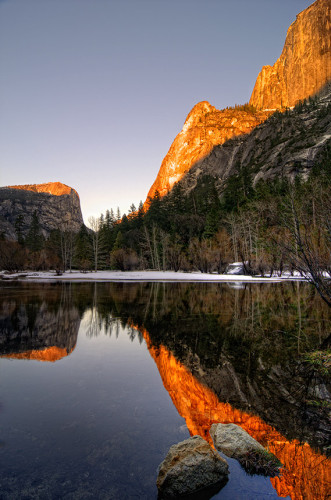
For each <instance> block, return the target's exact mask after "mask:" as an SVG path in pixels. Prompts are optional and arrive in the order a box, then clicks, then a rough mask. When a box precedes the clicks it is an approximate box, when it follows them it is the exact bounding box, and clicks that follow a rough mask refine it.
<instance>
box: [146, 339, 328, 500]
mask: <svg viewBox="0 0 331 500" xmlns="http://www.w3.org/2000/svg"><path fill="white" fill-rule="evenodd" d="M144 337H145V340H146V343H147V346H148V349H149V352H150V354H151V356H152V357H153V359H154V361H155V363H156V365H157V367H158V370H159V372H160V375H161V377H162V381H163V384H164V386H165V388H166V389H167V391H168V392H169V394H170V397H171V399H172V401H173V403H174V405H175V406H176V408H177V410H178V412H179V414H180V415H181V416H182V417H184V418H185V421H186V425H187V427H188V429H189V431H190V434H191V435H192V436H194V435H197V434H198V435H200V436H202V437H203V438H205V439H206V440H207V441H209V442H210V444H212V440H211V437H210V435H209V429H210V427H211V425H212V424H213V423H218V422H221V423H224V424H227V423H235V424H237V425H240V426H241V427H242V428H243V429H245V430H246V431H247V432H248V433H249V434H250V435H251V436H253V437H254V438H255V439H257V440H258V441H259V442H260V443H261V444H262V445H263V446H264V447H266V448H267V449H268V450H270V451H271V452H272V453H273V454H274V455H276V456H277V458H278V459H279V460H280V461H281V462H282V464H283V465H284V469H283V470H282V473H281V475H280V477H275V478H271V479H270V480H271V483H272V485H273V486H274V488H275V489H276V491H277V493H278V495H279V496H281V497H286V496H290V497H291V499H292V500H295V499H303V498H307V499H319V498H320V499H325V498H327V496H328V493H329V485H330V481H331V468H330V465H331V463H330V460H328V459H327V458H326V457H325V456H323V455H321V454H319V453H317V452H315V451H314V450H312V448H311V447H310V446H309V445H308V444H307V443H304V444H301V443H299V441H298V440H292V441H289V440H287V439H286V438H285V437H284V436H282V435H281V434H280V433H279V432H277V431H276V429H274V428H273V427H271V426H270V425H268V424H266V423H265V422H264V421H263V420H262V419H261V418H259V417H258V416H254V415H252V414H249V413H245V412H242V411H240V410H238V409H236V408H233V407H232V406H231V405H230V404H229V403H222V402H221V401H219V399H218V397H217V396H216V394H215V393H214V392H213V391H211V390H210V389H209V388H208V387H206V386H204V385H203V384H202V383H200V382H199V381H198V380H197V379H196V377H194V376H193V375H192V374H191V373H190V372H189V370H188V369H187V368H186V367H185V366H183V365H182V364H181V363H180V362H179V361H178V360H176V358H175V357H174V356H173V355H172V354H171V352H170V351H168V350H167V349H166V348H165V347H164V346H159V347H155V346H153V344H152V342H151V340H150V338H149V335H148V333H147V332H146V331H145V332H144Z"/></svg>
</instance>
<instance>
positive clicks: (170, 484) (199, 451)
mask: <svg viewBox="0 0 331 500" xmlns="http://www.w3.org/2000/svg"><path fill="white" fill-rule="evenodd" d="M228 474H229V469H228V464H227V463H226V461H225V460H224V459H223V458H221V457H220V456H219V455H218V453H217V452H216V451H215V450H213V449H212V447H211V446H210V445H209V444H208V443H207V442H206V441H205V440H204V439H202V437H200V436H193V437H191V438H189V439H186V440H185V441H182V442H180V443H178V444H175V445H173V446H171V448H170V450H169V452H168V454H167V456H166V458H165V459H164V461H163V462H162V463H161V465H160V467H159V474H158V478H157V481H156V485H157V487H158V490H159V498H163V499H167V498H169V499H171V498H181V497H185V498H194V497H195V496H196V495H198V496H196V498H199V499H202V498H205V499H208V498H210V497H211V496H212V495H215V494H216V493H217V491H219V490H220V489H221V488H222V487H223V486H224V484H225V483H226V482H227V476H228Z"/></svg>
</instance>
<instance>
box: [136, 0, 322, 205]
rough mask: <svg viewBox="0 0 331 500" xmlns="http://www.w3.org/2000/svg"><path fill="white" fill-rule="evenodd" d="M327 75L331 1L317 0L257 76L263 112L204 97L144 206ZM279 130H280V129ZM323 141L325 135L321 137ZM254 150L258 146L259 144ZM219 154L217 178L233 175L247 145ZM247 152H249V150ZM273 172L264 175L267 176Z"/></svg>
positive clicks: (255, 96) (256, 94) (254, 101)
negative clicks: (229, 106)
mask: <svg viewBox="0 0 331 500" xmlns="http://www.w3.org/2000/svg"><path fill="white" fill-rule="evenodd" d="M330 79H331V19H330V0H317V1H316V2H315V3H313V4H312V5H311V6H310V7H308V8H307V9H306V10H304V11H303V12H301V13H300V14H299V15H298V16H297V20H296V21H295V22H294V23H293V24H292V25H291V26H290V28H289V29H288V33H287V37H286V41H285V45H284V49H283V52H282V55H281V56H280V58H279V59H278V61H277V62H276V63H275V64H274V66H264V67H263V69H262V71H261V72H260V74H259V76H258V78H257V81H256V84H255V87H254V90H253V93H252V96H251V99H250V104H251V105H252V106H253V107H255V108H256V109H257V110H263V111H257V112H255V113H247V112H245V111H239V110H237V109H225V110H222V111H219V110H217V109H216V108H215V107H214V106H212V105H211V104H209V103H208V102H207V101H203V102H200V103H199V104H197V105H196V106H194V108H193V109H192V111H191V112H190V113H189V115H188V117H187V119H186V121H185V124H184V127H183V129H182V131H181V132H180V133H179V134H178V135H177V137H176V138H175V140H174V142H173V143H172V145H171V147H170V149H169V151H168V153H167V155H166V157H165V158H164V160H163V162H162V164H161V168H160V170H159V173H158V175H157V177H156V180H155V182H154V184H153V185H152V187H151V188H150V190H149V193H148V197H147V200H146V202H145V208H147V207H148V206H149V201H148V200H149V198H153V196H154V195H155V193H156V192H157V191H158V192H159V194H160V196H161V197H162V196H164V195H165V194H167V193H168V192H169V191H170V190H171V188H172V187H173V185H174V184H175V183H176V182H178V181H180V180H181V179H182V178H183V177H184V174H186V173H188V172H191V171H192V168H193V167H195V168H196V171H195V172H194V177H196V176H197V175H199V174H200V173H201V172H202V173H206V174H210V173H211V175H214V174H215V173H214V172H209V171H208V172H207V171H205V164H204V163H203V159H204V158H205V157H206V156H208V155H209V154H210V153H211V152H212V150H214V148H215V146H218V147H219V148H218V151H220V146H221V145H222V144H223V143H225V142H226V141H227V140H228V139H230V138H232V137H239V136H243V135H244V134H248V133H249V132H251V131H252V130H254V129H255V128H256V127H257V126H258V125H259V124H261V123H262V122H264V121H265V120H266V118H267V117H268V116H270V114H272V112H273V111H275V110H276V109H283V108H286V107H292V106H294V105H295V104H296V103H297V102H298V101H299V100H303V99H306V98H307V97H309V96H311V95H314V94H315V93H317V92H318V91H320V89H321V88H322V87H324V85H325V84H326V83H327V82H328V81H329V80H330ZM281 133H282V134H283V133H284V128H283V129H282V130H281ZM323 133H324V132H323ZM324 139H325V134H324V135H322V137H321V139H320V140H324ZM259 140H262V141H267V140H268V136H266V137H259ZM278 144H279V143H277V145H278ZM316 144H317V142H316ZM262 145H263V142H262ZM270 147H271V146H270ZM282 148H283V146H282V147H278V150H277V151H275V152H274V151H272V154H271V155H270V156H271V163H275V164H276V163H277V162H276V159H277V158H278V156H279V153H282V151H281V150H282ZM239 149H241V150H240V151H239ZM242 149H244V151H242ZM258 149H261V143H259V145H258ZM255 150H256V148H255V149H254V151H255ZM222 153H224V154H223V156H225V158H224V168H222V172H221V175H220V174H219V172H217V176H219V175H220V176H221V177H222V176H223V177H227V176H228V175H230V174H232V173H233V168H232V167H233V165H235V164H237V163H238V160H239V161H240V163H242V162H244V161H245V157H246V156H247V155H246V151H245V144H244V148H240V137H239V141H238V142H237V144H236V145H235V147H230V148H229V149H228V150H227V151H223V150H222ZM227 153H229V154H227ZM237 153H240V154H237ZM306 153H307V152H306V151H304V158H303V159H304V160H305V159H306V157H307V158H308V160H309V161H310V163H311V156H313V157H314V155H315V153H316V151H315V150H313V149H312V148H310V151H309V152H308V153H309V154H308V153H307V154H306ZM310 153H312V155H311V154H310ZM248 154H249V155H250V156H252V153H251V152H250V151H248ZM307 155H308V156H307ZM223 156H222V161H223ZM258 156H259V154H256V157H258ZM301 159H302V158H300V160H301ZM253 160H254V158H253ZM295 162H296V158H295V159H294V160H293V161H292V162H291V165H290V168H292V166H293V164H294V163H295ZM218 163H219V162H218ZM278 163H279V162H278ZM276 167H279V165H278V164H277V165H276ZM308 167H309V165H308ZM282 173H283V172H282ZM272 174H273V172H272ZM272 174H269V173H268V176H269V177H270V176H272ZM277 175H279V168H278V171H277Z"/></svg>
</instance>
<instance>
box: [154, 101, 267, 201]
mask: <svg viewBox="0 0 331 500" xmlns="http://www.w3.org/2000/svg"><path fill="white" fill-rule="evenodd" d="M242 108H243V109H240V108H239V109H235V108H234V109H224V110H221V111H220V110H218V109H216V108H215V107H214V106H212V105H211V104H209V102H207V101H203V102H199V103H198V104H196V105H195V106H194V108H193V109H192V111H191V112H190V113H189V115H188V116H187V118H186V120H185V123H184V126H183V129H182V130H181V132H180V133H179V134H178V135H177V137H176V138H175V140H174V142H173V143H172V145H171V147H170V149H169V151H168V153H167V155H166V157H165V158H164V160H163V162H162V165H161V168H160V170H159V173H158V175H157V178H156V180H155V182H154V183H153V185H152V187H151V188H150V190H149V192H148V195H147V202H146V204H147V206H148V198H153V196H154V195H155V193H156V192H157V191H158V192H159V194H160V196H161V197H162V196H164V195H165V194H167V193H168V192H169V191H170V190H171V188H172V187H173V185H174V184H175V183H176V182H178V181H179V180H180V179H181V178H182V177H183V176H184V174H185V173H186V172H188V171H189V170H190V169H191V168H192V166H193V165H194V164H195V163H196V162H198V161H199V160H201V159H202V158H204V157H205V156H207V155H208V154H209V153H210V152H211V151H212V149H213V148H214V147H215V146H217V145H219V144H223V143H224V142H226V141H227V140H229V139H231V138H232V137H234V136H239V135H243V134H247V133H248V132H251V131H252V130H253V129H254V128H255V127H257V125H259V124H260V123H262V122H263V121H264V120H266V119H267V118H268V116H269V115H270V113H268V112H252V111H251V110H249V108H248V109H247V110H245V107H244V106H243V107H242Z"/></svg>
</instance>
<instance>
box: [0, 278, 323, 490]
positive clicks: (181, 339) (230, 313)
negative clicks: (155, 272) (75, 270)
mask: <svg viewBox="0 0 331 500" xmlns="http://www.w3.org/2000/svg"><path fill="white" fill-rule="evenodd" d="M82 319H84V324H85V325H86V335H87V336H88V337H89V338H91V339H93V338H95V337H97V336H98V335H100V333H101V332H103V333H104V334H106V335H108V336H114V337H117V336H118V333H119V331H120V329H121V327H122V328H124V327H125V328H126V331H127V333H128V335H129V337H130V339H131V340H132V341H133V340H134V339H138V341H139V342H140V343H142V342H143V341H144V339H145V341H146V344H147V347H148V349H149V352H150V354H151V356H152V357H153V359H154V361H155V363H156V365H157V368H158V370H159V372H160V375H161V377H162V381H163V384H164V386H165V388H166V389H167V391H168V392H169V394H170V396H171V398H172V401H173V403H174V405H175V406H176V408H177V410H178V412H179V414H180V415H181V416H183V417H184V418H185V421H186V424H187V427H188V429H189V431H190V433H191V434H192V435H193V434H200V435H202V436H203V437H204V438H205V439H207V440H209V439H210V437H209V434H208V430H209V428H210V426H211V424H212V423H214V422H223V423H228V422H234V423H237V424H238V425H241V426H242V427H243V428H244V429H246V430H247V431H248V432H249V433H250V434H251V435H253V437H255V438H256V439H258V440H259V441H260V442H261V443H262V444H263V445H265V446H267V447H268V448H269V449H270V451H272V452H273V453H275V455H277V456H278V458H279V459H280V460H281V461H282V463H284V465H285V469H286V470H285V471H284V472H283V475H282V477H280V478H274V479H272V484H273V486H274V488H275V489H276V491H277V493H278V495H280V496H286V495H290V496H291V498H292V499H296V498H298V499H299V498H308V499H309V498H314V499H317V498H325V497H326V494H327V485H328V481H329V480H330V469H329V468H328V467H329V465H330V464H329V462H328V461H327V460H326V457H325V456H324V455H323V454H321V453H319V452H318V451H317V450H320V452H322V453H323V452H324V453H326V451H327V446H328V444H329V442H330V425H329V421H328V414H327V412H326V410H324V409H323V408H322V407H319V406H316V405H315V406H313V405H312V404H311V402H316V401H317V402H318V401H319V400H321V399H327V398H328V397H329V392H328V385H327V383H326V381H325V380H324V379H323V377H321V376H320V375H319V374H318V373H317V372H316V371H315V370H313V369H311V368H309V367H307V365H305V364H304V363H303V362H302V358H301V353H302V352H304V351H305V350H307V349H316V348H318V346H319V345H320V344H321V343H322V342H323V341H324V340H325V339H326V338H327V337H328V332H330V317H329V311H328V309H327V306H325V304H324V303H323V302H322V301H321V300H320V299H319V297H318V296H317V295H316V294H315V292H314V290H313V289H312V288H311V287H310V286H307V285H304V284H300V283H293V284H291V283H290V284H281V285H279V284H277V285H267V284H254V285H244V286H243V287H241V288H230V287H228V286H227V285H221V284H203V283H201V284H189V283H178V284H169V283H130V284H125V283H108V284H105V283H103V284H97V283H94V284H93V283H84V284H78V283H76V284H65V283H62V284H58V285H55V284H52V285H34V284H13V285H6V286H4V287H3V288H2V289H1V290H0V353H1V355H2V356H7V357H15V358H18V359H42V360H45V361H55V360H57V359H60V358H61V357H62V356H65V355H67V354H69V353H70V352H72V350H73V349H74V348H75V345H76V341H77V334H78V330H79V326H80V323H81V320H82ZM301 443H305V444H301ZM308 443H309V444H308ZM309 445H310V446H309Z"/></svg>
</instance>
